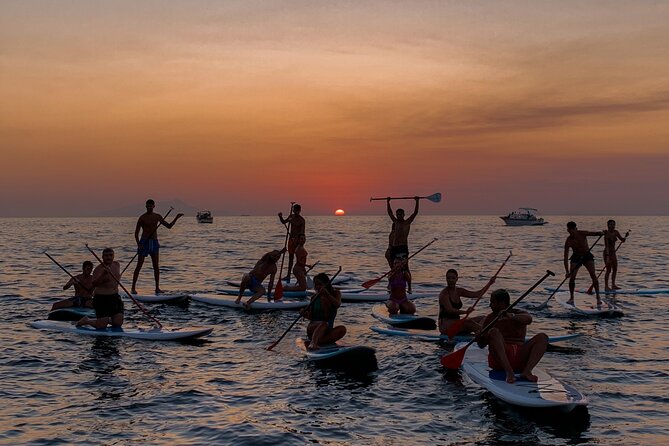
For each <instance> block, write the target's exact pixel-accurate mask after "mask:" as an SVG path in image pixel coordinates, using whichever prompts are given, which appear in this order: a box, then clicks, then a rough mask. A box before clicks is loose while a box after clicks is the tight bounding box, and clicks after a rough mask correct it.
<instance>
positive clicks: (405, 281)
mask: <svg viewBox="0 0 669 446" xmlns="http://www.w3.org/2000/svg"><path fill="white" fill-rule="evenodd" d="M405 263H406V260H405V259H403V258H401V257H397V258H396V259H395V260H394V262H393V267H392V268H393V272H392V273H390V275H389V276H388V291H389V292H390V299H388V301H386V307H387V308H388V313H389V314H397V313H398V312H399V313H401V314H414V313H415V312H416V305H414V303H413V302H411V301H410V300H409V298H408V297H407V292H408V293H409V294H411V273H410V272H409V271H408V270H407V269H406V268H405V267H404V265H405Z"/></svg>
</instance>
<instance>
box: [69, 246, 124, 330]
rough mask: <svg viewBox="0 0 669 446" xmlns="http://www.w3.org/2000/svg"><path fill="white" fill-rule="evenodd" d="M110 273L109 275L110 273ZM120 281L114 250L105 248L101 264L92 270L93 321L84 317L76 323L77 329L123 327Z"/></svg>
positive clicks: (119, 267)
mask: <svg viewBox="0 0 669 446" xmlns="http://www.w3.org/2000/svg"><path fill="white" fill-rule="evenodd" d="M110 272H111V273H110ZM111 274H113V275H114V276H115V277H116V278H117V279H119V280H120V279H121V265H120V264H119V263H118V262H117V261H116V260H114V250H113V249H111V248H105V249H104V250H103V251H102V264H101V265H98V266H96V267H95V269H94V270H93V277H92V285H93V286H94V287H95V294H94V296H93V308H94V309H95V319H90V318H88V317H84V318H82V319H81V320H79V322H77V327H81V326H82V325H90V326H92V327H95V328H97V329H103V328H106V327H107V326H108V325H111V326H112V327H121V326H122V325H123V301H122V300H121V296H119V294H118V283H117V281H116V280H114V277H112V276H111Z"/></svg>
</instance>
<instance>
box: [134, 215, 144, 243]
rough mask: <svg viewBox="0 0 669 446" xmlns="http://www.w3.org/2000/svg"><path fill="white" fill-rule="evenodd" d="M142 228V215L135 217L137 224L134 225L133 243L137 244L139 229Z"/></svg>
mask: <svg viewBox="0 0 669 446" xmlns="http://www.w3.org/2000/svg"><path fill="white" fill-rule="evenodd" d="M141 228H142V217H139V218H138V219H137V225H136V226H135V243H137V244H138V245H139V230H140V229H141Z"/></svg>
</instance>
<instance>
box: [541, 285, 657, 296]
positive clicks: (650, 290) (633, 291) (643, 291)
mask: <svg viewBox="0 0 669 446" xmlns="http://www.w3.org/2000/svg"><path fill="white" fill-rule="evenodd" d="M544 289H545V290H546V291H548V292H550V293H552V292H554V291H555V290H556V288H551V287H546V288H544ZM560 290H561V291H569V289H567V288H560ZM574 292H576V293H582V294H590V295H594V294H595V292H594V291H593V292H592V293H588V289H587V288H581V289H577V290H574ZM599 294H609V295H615V294H642V295H643V294H669V288H621V289H619V290H611V291H605V290H601V289H600V290H599Z"/></svg>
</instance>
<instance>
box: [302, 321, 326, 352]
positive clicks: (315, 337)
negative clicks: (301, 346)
mask: <svg viewBox="0 0 669 446" xmlns="http://www.w3.org/2000/svg"><path fill="white" fill-rule="evenodd" d="M310 328H311V327H310ZM327 328H328V323H327V322H319V323H318V324H314V325H313V328H312V330H313V331H312V332H311V343H310V344H309V345H308V346H307V350H318V344H319V341H320V338H321V336H322V335H323V332H324V331H325V330H327Z"/></svg>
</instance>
